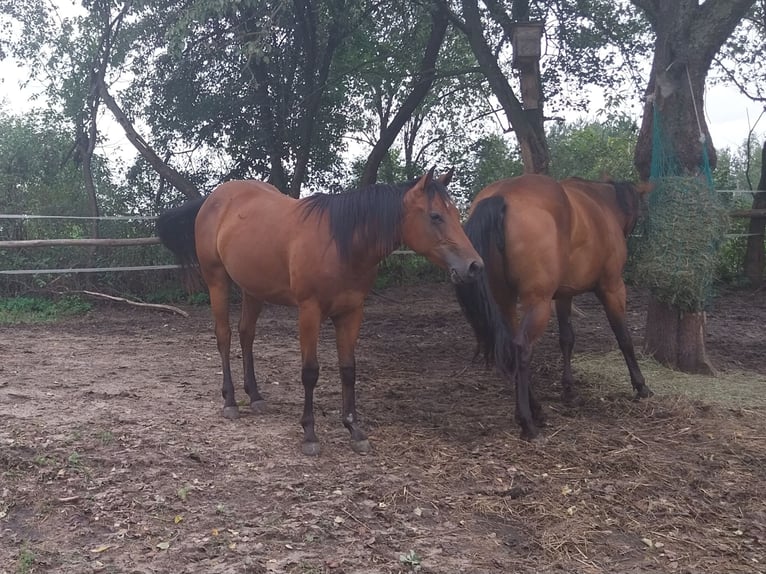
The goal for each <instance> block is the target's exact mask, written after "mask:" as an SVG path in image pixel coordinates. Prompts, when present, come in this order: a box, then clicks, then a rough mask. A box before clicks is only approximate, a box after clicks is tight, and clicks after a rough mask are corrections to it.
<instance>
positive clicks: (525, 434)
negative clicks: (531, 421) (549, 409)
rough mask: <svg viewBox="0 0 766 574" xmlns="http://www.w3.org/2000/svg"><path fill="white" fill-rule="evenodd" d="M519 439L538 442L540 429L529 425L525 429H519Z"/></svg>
mask: <svg viewBox="0 0 766 574" xmlns="http://www.w3.org/2000/svg"><path fill="white" fill-rule="evenodd" d="M521 439H522V440H525V441H528V442H538V441H539V440H540V431H539V430H537V428H536V427H534V426H532V425H530V426H529V427H527V428H525V429H521Z"/></svg>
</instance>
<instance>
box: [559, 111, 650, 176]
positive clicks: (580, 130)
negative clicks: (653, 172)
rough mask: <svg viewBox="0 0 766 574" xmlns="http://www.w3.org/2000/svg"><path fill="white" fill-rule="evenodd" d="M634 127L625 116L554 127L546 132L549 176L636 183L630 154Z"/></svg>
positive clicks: (636, 130) (636, 128)
mask: <svg viewBox="0 0 766 574" xmlns="http://www.w3.org/2000/svg"><path fill="white" fill-rule="evenodd" d="M637 134H638V126H637V125H636V124H635V122H634V121H633V120H631V119H630V118H629V117H627V116H623V115H618V116H612V117H609V118H607V119H606V120H605V121H604V122H597V121H585V120H582V121H578V122H574V123H569V124H558V125H554V126H552V127H551V128H550V129H549V130H548V146H549V147H550V150H551V175H552V176H553V177H555V178H557V179H563V178H565V177H569V176H573V175H576V176H579V177H584V178H587V179H600V178H601V177H602V176H603V175H608V176H609V177H612V178H614V179H622V180H636V178H637V174H636V170H635V167H634V166H633V151H634V148H635V145H636V136H637Z"/></svg>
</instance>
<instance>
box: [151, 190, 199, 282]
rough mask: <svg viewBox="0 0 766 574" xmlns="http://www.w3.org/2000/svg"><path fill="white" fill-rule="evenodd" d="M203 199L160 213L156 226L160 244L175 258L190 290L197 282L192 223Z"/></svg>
mask: <svg viewBox="0 0 766 574" xmlns="http://www.w3.org/2000/svg"><path fill="white" fill-rule="evenodd" d="M205 199H206V197H198V198H195V199H192V200H190V201H187V202H186V203H184V204H183V205H181V206H179V207H175V208H173V209H170V210H168V211H166V212H165V213H162V214H161V215H160V216H159V217H158V218H157V224H156V229H157V236H158V237H159V238H160V242H161V243H162V244H163V245H164V246H165V247H167V248H168V249H169V250H170V251H171V252H172V253H173V255H174V256H175V258H176V261H177V262H178V264H179V265H180V266H181V275H182V276H183V278H184V280H185V282H186V285H187V287H188V288H189V289H190V290H191V289H192V287H193V286H194V285H195V284H196V283H198V280H199V275H198V267H197V265H198V263H199V260H198V259H197V248H196V245H195V238H194V222H195V220H196V219H197V214H198V213H199V210H200V209H201V208H202V204H203V203H204V202H205Z"/></svg>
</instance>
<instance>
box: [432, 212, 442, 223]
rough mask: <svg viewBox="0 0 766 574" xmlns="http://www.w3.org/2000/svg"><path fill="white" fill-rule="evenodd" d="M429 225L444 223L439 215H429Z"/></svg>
mask: <svg viewBox="0 0 766 574" xmlns="http://www.w3.org/2000/svg"><path fill="white" fill-rule="evenodd" d="M431 223H434V224H436V223H444V218H443V217H442V216H441V213H436V212H433V213H431Z"/></svg>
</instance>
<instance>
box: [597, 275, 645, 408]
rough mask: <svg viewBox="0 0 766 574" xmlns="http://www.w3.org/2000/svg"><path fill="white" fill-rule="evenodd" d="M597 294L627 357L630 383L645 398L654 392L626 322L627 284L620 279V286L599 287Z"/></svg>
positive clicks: (637, 395)
mask: <svg viewBox="0 0 766 574" xmlns="http://www.w3.org/2000/svg"><path fill="white" fill-rule="evenodd" d="M596 296H597V297H598V298H599V300H600V301H601V304H602V305H603V306H604V309H605V310H606V316H607V319H609V326H610V327H611V328H612V332H613V333H614V336H615V337H616V339H617V344H618V345H619V347H620V351H622V356H623V358H624V359H625V364H626V365H627V367H628V373H629V374H630V383H631V385H633V389H634V390H635V391H636V398H637V399H645V398H647V397H651V396H652V395H653V394H654V393H653V392H652V390H651V389H650V388H649V387H648V386H647V384H646V381H645V380H644V375H643V374H642V373H641V369H640V368H639V366H638V361H637V360H636V353H635V351H634V349H633V340H632V339H631V337H630V332H629V331H628V327H627V324H626V323H625V310H626V306H627V304H626V292H625V284H624V283H623V282H622V281H619V284H618V286H617V287H616V288H614V289H610V290H605V289H599V290H597V291H596Z"/></svg>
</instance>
